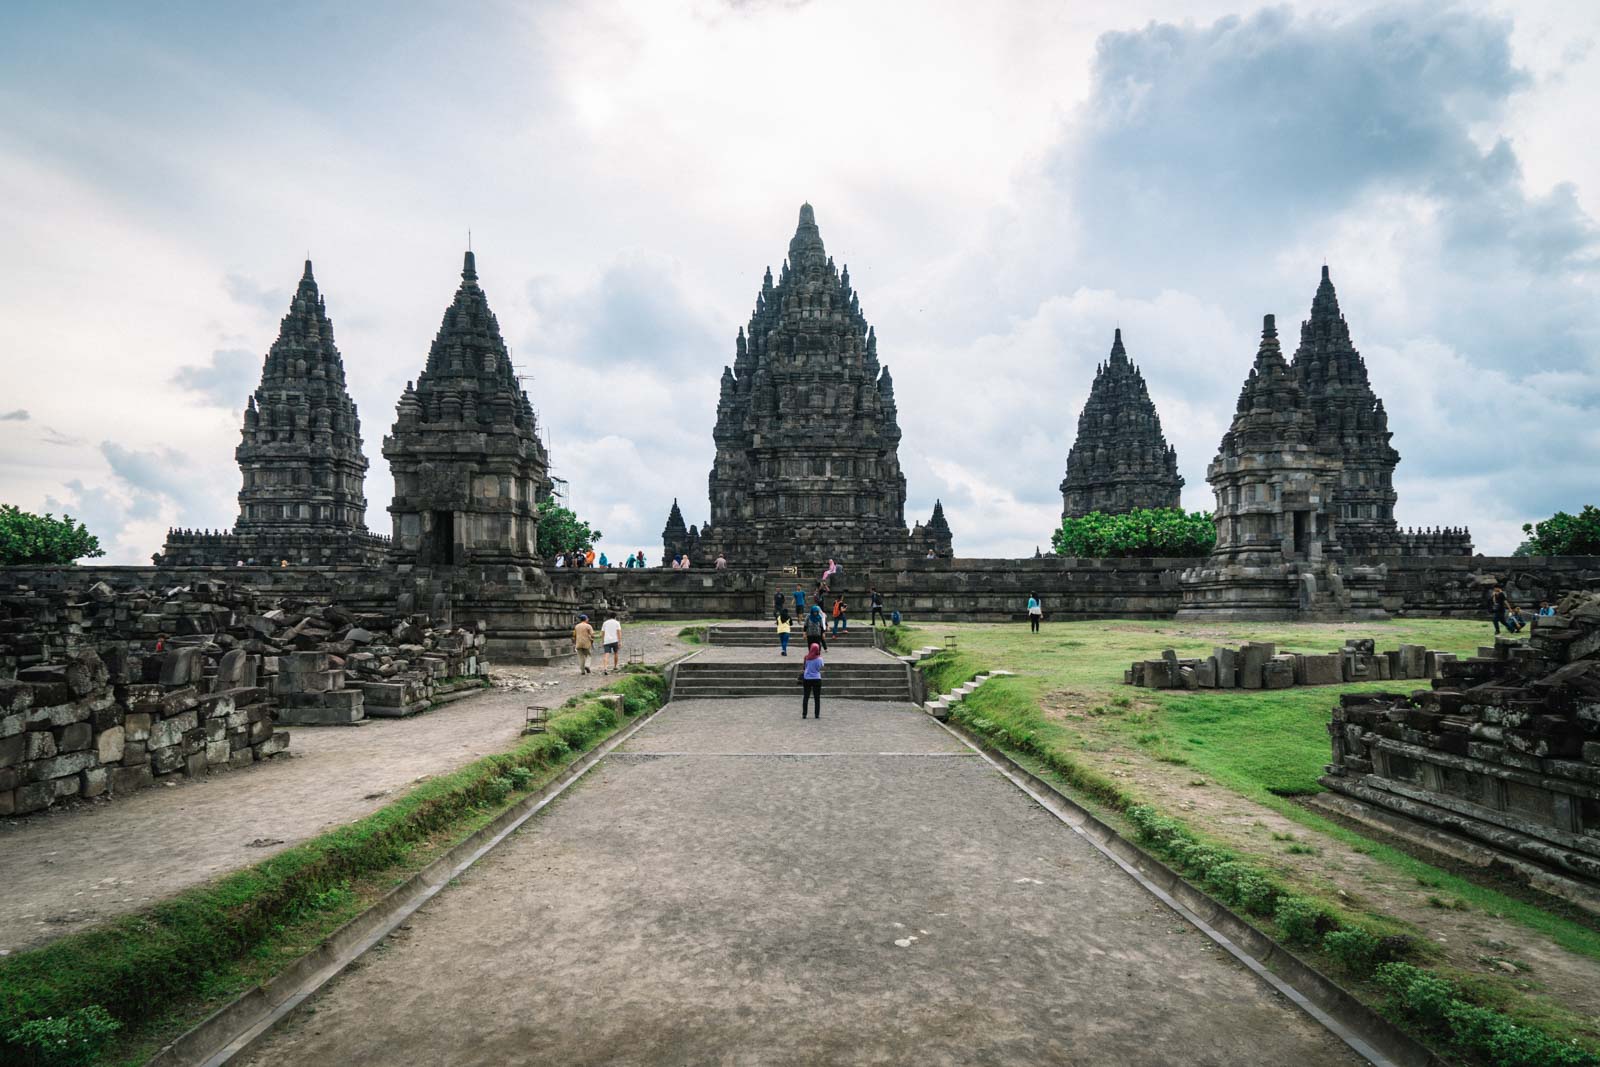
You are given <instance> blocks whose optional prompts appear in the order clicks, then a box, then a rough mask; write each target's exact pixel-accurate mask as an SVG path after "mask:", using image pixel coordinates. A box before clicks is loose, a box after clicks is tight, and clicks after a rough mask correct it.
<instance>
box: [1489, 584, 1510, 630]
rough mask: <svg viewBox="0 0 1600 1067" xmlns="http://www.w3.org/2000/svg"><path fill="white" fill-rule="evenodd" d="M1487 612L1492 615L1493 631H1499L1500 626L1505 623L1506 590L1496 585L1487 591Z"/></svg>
mask: <svg viewBox="0 0 1600 1067" xmlns="http://www.w3.org/2000/svg"><path fill="white" fill-rule="evenodd" d="M1489 614H1490V615H1491V616H1493V617H1494V632H1495V634H1496V635H1498V634H1499V633H1500V627H1502V626H1504V625H1506V591H1505V590H1504V589H1501V588H1500V587H1499V586H1498V585H1497V586H1495V587H1494V589H1493V590H1492V591H1491V592H1490V593H1489Z"/></svg>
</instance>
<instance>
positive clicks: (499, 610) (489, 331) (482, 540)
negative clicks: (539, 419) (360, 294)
mask: <svg viewBox="0 0 1600 1067" xmlns="http://www.w3.org/2000/svg"><path fill="white" fill-rule="evenodd" d="M383 455H384V458H385V459H387V460H388V461H389V469H390V471H391V472H392V473H393V474H394V501H393V502H392V503H391V504H390V505H389V514H390V515H391V516H392V517H393V519H394V539H393V552H392V557H391V563H392V564H393V565H394V566H395V567H396V568H397V569H398V570H399V571H400V572H401V573H410V572H412V571H421V572H426V573H429V574H431V576H432V579H433V580H434V581H436V582H437V583H439V584H440V585H441V587H442V588H444V589H445V590H446V591H447V592H448V595H449V596H450V598H451V600H452V601H453V602H456V603H459V604H460V605H462V606H461V608H460V611H461V612H463V613H465V615H466V616H467V617H470V618H472V619H473V620H474V621H481V622H484V623H485V625H486V626H487V628H488V632H489V643H488V651H489V655H490V658H491V659H493V658H501V659H512V660H529V659H531V660H536V661H540V660H547V659H552V658H559V657H561V656H564V655H568V654H570V651H571V648H570V646H571V642H570V641H569V640H567V638H566V635H567V633H568V631H569V629H570V627H571V625H572V618H571V607H572V604H571V601H570V599H567V598H560V597H557V596H555V595H554V594H553V592H552V589H551V585H550V579H549V578H548V577H547V576H546V575H545V573H544V572H543V571H542V570H541V569H540V568H539V564H540V563H541V560H540V559H539V553H538V515H537V508H538V505H539V504H540V503H541V502H542V501H544V500H545V499H546V498H547V497H548V496H549V495H550V489H551V484H552V483H551V480H550V474H549V460H548V458H547V457H546V455H545V449H544V445H543V444H542V443H541V442H540V440H539V434H538V427H537V425H536V423H535V420H534V413H533V406H532V405H531V404H530V403H529V401H528V397H527V394H526V393H524V392H523V391H522V388H521V386H520V385H519V384H518V382H517V375H516V370H515V368H513V366H512V364H511V354H510V352H509V351H508V350H507V348H506V345H505V341H504V339H503V338H502V337H501V335H500V324H499V322H498V321H496V319H495V316H494V312H492V311H490V310H489V302H488V298H487V297H486V296H485V295H484V291H483V288H482V287H481V286H480V285H479V284H478V271H477V263H476V260H475V259H474V257H473V254H472V253H471V252H468V253H467V254H466V257H465V261H464V262H463V264H462V269H461V284H460V286H459V287H458V288H457V289H456V294H455V299H454V300H453V301H452V302H451V304H450V306H449V307H448V308H446V309H445V313H444V321H443V322H442V323H441V325H440V327H439V332H438V334H437V336H435V337H434V340H433V344H432V346H431V347H430V348H429V349H428V362H427V365H426V366H425V367H424V368H423V371H422V373H421V374H420V375H418V377H417V379H416V382H415V384H414V385H413V384H412V383H410V382H408V383H406V389H405V392H404V393H403V394H402V395H401V397H400V402H399V403H398V404H397V405H395V423H394V428H393V429H392V430H391V431H390V434H389V436H388V437H386V438H384V441H383Z"/></svg>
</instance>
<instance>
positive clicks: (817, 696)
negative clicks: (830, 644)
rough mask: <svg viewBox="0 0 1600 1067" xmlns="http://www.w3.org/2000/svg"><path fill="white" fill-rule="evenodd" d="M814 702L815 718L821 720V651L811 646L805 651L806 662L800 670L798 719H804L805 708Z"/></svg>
mask: <svg viewBox="0 0 1600 1067" xmlns="http://www.w3.org/2000/svg"><path fill="white" fill-rule="evenodd" d="M813 700H815V701H816V709H817V718H819V719H820V718H822V649H820V648H819V647H817V646H816V645H812V646H811V647H810V648H809V649H807V650H806V660H805V663H804V665H802V666H801V668H800V717H801V718H802V719H803V718H805V717H806V708H807V707H808V706H809V705H810V704H811V702H812V701H813Z"/></svg>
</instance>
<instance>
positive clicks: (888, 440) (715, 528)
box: [663, 204, 950, 567]
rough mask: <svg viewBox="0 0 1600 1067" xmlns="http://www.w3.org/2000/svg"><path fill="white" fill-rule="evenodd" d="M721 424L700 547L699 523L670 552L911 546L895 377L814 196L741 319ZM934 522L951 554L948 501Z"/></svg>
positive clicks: (763, 557)
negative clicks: (826, 237) (779, 262)
mask: <svg viewBox="0 0 1600 1067" xmlns="http://www.w3.org/2000/svg"><path fill="white" fill-rule="evenodd" d="M712 436H713V437H714V439H715V440H716V445H717V454H716V460H715V462H714V464H713V466H712V470H711V476H710V479H709V482H710V495H711V518H710V520H709V521H708V522H706V523H705V525H704V526H703V527H702V528H701V529H699V530H698V531H695V530H694V529H693V528H692V527H691V528H690V530H689V531H687V534H686V536H687V535H692V534H695V533H698V536H699V547H698V549H695V548H692V547H689V546H690V545H691V544H692V540H693V539H692V537H689V538H688V542H687V543H686V544H679V545H674V544H670V543H664V544H663V549H664V552H665V555H666V556H667V557H668V558H670V557H671V556H672V554H673V552H674V551H683V550H685V548H686V547H689V550H690V554H691V558H692V559H693V560H694V562H696V563H701V562H703V561H705V560H708V559H714V558H716V557H717V556H718V555H719V554H720V555H722V556H724V557H725V558H726V559H727V560H728V561H729V562H730V564H732V565H734V566H757V567H760V566H767V565H780V566H781V565H787V564H791V563H796V562H799V561H820V560H823V559H827V558H830V557H831V558H835V559H838V560H841V561H871V560H886V559H892V558H896V557H900V556H904V555H906V554H907V553H909V552H911V551H914V548H913V546H912V544H911V537H910V534H909V532H908V531H907V530H906V523H905V501H906V480H905V476H904V475H903V474H902V473H901V472H900V457H899V445H900V426H899V422H898V418H897V411H896V407H895V399H894V383H893V380H892V379H891V378H890V377H889V371H888V369H887V368H883V367H881V366H880V365H879V363H878V339H877V335H876V334H875V333H874V332H873V330H872V328H871V327H870V326H868V325H867V320H866V317H865V316H864V315H863V314H862V312H861V301H860V299H859V297H858V296H857V295H856V293H855V291H854V290H853V289H852V288H851V286H850V269H849V268H848V267H846V268H844V270H843V271H840V270H839V269H838V268H836V267H835V266H834V264H833V260H832V258H830V257H829V256H828V254H827V251H826V250H825V249H824V248H823V244H822V235H821V233H820V232H819V231H818V229H817V223H816V217H815V215H814V214H813V212H812V209H811V205H810V204H805V205H803V206H802V207H801V208H800V223H799V226H798V228H797V229H796V230H795V235H794V239H793V240H791V241H790V242H789V258H788V260H786V261H785V262H784V264H783V269H782V271H781V273H780V274H779V276H778V279H777V280H776V281H774V280H773V277H772V270H771V268H768V270H767V273H766V277H765V278H764V279H763V280H762V285H761V291H760V292H759V293H758V294H757V295H756V306H755V311H754V313H753V314H752V315H751V316H750V324H749V327H748V330H745V329H741V330H740V331H739V336H738V339H737V340H736V342H735V357H734V362H733V366H732V367H727V368H724V369H723V372H722V392H721V396H720V397H719V399H718V402H717V423H716V428H715V430H714V431H713V435H712ZM677 519H678V523H679V524H681V522H682V515H681V514H679V515H678V517H677ZM936 528H937V529H940V530H942V531H943V532H942V533H939V534H936V535H935V538H936V540H937V541H938V543H937V545H936V548H935V551H936V553H937V554H938V555H941V556H948V555H949V554H950V541H949V536H948V527H946V526H944V524H943V522H942V515H941V522H939V523H938V524H934V523H933V522H932V521H931V520H930V525H929V527H928V528H927V529H930V530H933V529H936ZM668 529H669V530H675V529H676V527H675V526H672V525H669V527H668ZM670 537H671V534H668V535H667V537H666V538H664V541H665V540H670ZM941 538H942V539H941Z"/></svg>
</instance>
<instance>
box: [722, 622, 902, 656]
mask: <svg viewBox="0 0 1600 1067" xmlns="http://www.w3.org/2000/svg"><path fill="white" fill-rule="evenodd" d="M831 624H832V622H831V620H830V626H831ZM706 644H708V645H717V646H720V647H723V648H777V647H778V631H777V630H776V629H774V628H773V626H772V625H771V624H770V623H769V624H767V625H765V626H712V627H710V628H708V629H707V631H706ZM789 647H790V648H791V649H793V648H796V647H799V648H800V649H801V652H802V655H803V654H804V649H805V638H804V635H803V634H802V632H801V625H800V623H799V622H796V623H795V624H794V629H793V631H791V633H790V637H789ZM828 647H829V648H872V647H874V646H873V634H872V630H871V628H870V627H866V626H855V627H851V628H850V629H848V630H844V631H841V632H840V633H838V634H829V635H828Z"/></svg>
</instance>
